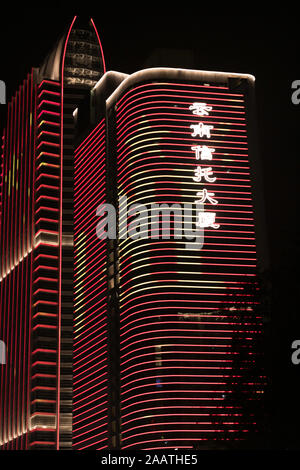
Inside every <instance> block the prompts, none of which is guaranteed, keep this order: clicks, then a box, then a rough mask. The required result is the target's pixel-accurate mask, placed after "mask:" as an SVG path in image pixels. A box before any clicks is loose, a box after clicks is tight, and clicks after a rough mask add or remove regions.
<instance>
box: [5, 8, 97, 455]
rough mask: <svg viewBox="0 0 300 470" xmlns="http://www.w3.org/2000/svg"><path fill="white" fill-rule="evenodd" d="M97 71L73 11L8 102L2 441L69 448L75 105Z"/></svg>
mask: <svg viewBox="0 0 300 470" xmlns="http://www.w3.org/2000/svg"><path fill="white" fill-rule="evenodd" d="M103 73H105V62H104V57H103V51H102V47H101V43H100V39H99V35H98V32H97V30H96V28H95V25H94V23H93V20H90V21H88V22H84V21H79V20H78V19H77V18H76V17H75V18H74V19H73V21H72V24H71V25H70V27H69V29H68V31H67V32H66V33H65V34H64V36H63V37H62V38H61V39H60V40H59V41H58V42H57V44H56V46H55V48H54V49H53V51H52V52H51V53H50V54H49V56H48V57H47V58H46V60H45V61H44V63H43V64H42V65H41V66H40V67H39V68H33V69H32V70H31V72H30V73H29V74H28V76H27V77H26V79H25V80H24V81H23V83H22V84H21V85H20V87H19V89H18V90H17V92H16V94H15V96H14V97H13V98H12V99H11V101H10V102H9V104H8V116H7V126H6V128H5V131H4V134H3V141H2V154H1V170H2V171H1V180H0V184H1V191H0V193H1V201H0V203H1V206H0V207H1V213H0V228H1V253H0V254H1V264H0V271H1V273H0V284H1V294H0V295H1V300H0V303H1V324H0V325H1V326H0V337H1V340H3V341H4V342H5V345H6V349H7V350H6V353H7V364H6V365H5V366H1V397H0V403H1V404H0V416H1V426H0V428H1V429H0V432H1V436H0V445H1V447H2V448H3V449H39V448H50V449H51V448H52V449H55V448H56V449H64V448H69V447H70V446H71V430H72V355H73V326H72V323H73V138H74V125H73V111H74V109H75V108H76V107H77V106H78V105H79V103H80V101H81V100H83V99H84V97H85V96H86V95H88V93H89V89H90V88H91V87H92V86H94V85H95V83H96V82H97V81H98V80H99V78H100V77H101V76H102V74H103Z"/></svg>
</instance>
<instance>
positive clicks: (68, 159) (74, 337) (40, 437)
mask: <svg viewBox="0 0 300 470" xmlns="http://www.w3.org/2000/svg"><path fill="white" fill-rule="evenodd" d="M253 85H254V78H253V77H252V76H250V75H246V74H236V73H224V72H204V71H197V70H186V69H175V68H151V69H145V70H142V71H140V72H137V73H134V74H132V75H127V74H122V73H119V72H106V70H105V62H104V57H103V51H102V47H101V42H100V39H99V35H98V33H97V30H96V28H95V25H94V23H93V21H92V20H89V21H87V22H85V21H81V20H80V21H79V20H78V19H77V18H76V17H75V18H74V19H73V21H72V23H71V25H70V27H69V29H68V31H67V32H66V33H65V34H64V36H63V37H62V38H61V39H60V40H59V41H58V42H57V44H56V46H55V48H54V49H53V51H52V52H51V53H50V54H49V56H48V57H47V58H46V59H45V61H44V62H43V64H42V65H41V66H40V67H39V68H33V69H32V70H31V72H30V73H29V74H28V76H27V77H26V79H25V80H24V82H23V83H22V84H21V85H20V87H19V89H18V90H17V92H16V94H15V96H14V97H13V98H12V99H11V101H10V102H9V104H8V115H7V125H6V127H5V130H4V133H3V140H2V152H1V157H0V158H1V160H0V162H1V167H0V168H1V171H0V233H1V238H0V306H1V316H0V340H1V357H2V358H5V360H6V364H3V365H2V364H1V365H0V367H1V369H0V375H1V391H0V446H1V448H2V449H13V450H14V449H16V450H17V449H45V448H46V449H70V448H73V449H76V450H84V449H97V450H101V449H124V450H126V449H162V448H164V449H175V448H176V449H189V448H195V447H199V446H200V447H201V445H203V446H204V447H205V443H208V442H212V441H213V442H222V441H224V440H228V439H231V440H243V439H245V437H247V435H249V433H250V431H251V430H252V429H254V428H255V426H256V424H257V423H256V417H255V414H253V409H252V408H251V407H250V408H251V409H250V411H249V407H248V411H246V410H245V409H244V407H243V406H241V400H240V396H242V397H243V400H244V402H249V403H250V402H251V401H252V402H253V401H254V400H253V398H254V397H256V396H259V395H257V394H260V393H261V392H262V391H263V390H262V383H261V381H260V380H259V379H257V378H256V377H255V374H254V373H253V370H252V369H251V368H252V365H253V364H254V363H255V360H256V350H255V348H256V344H257V343H256V338H257V337H258V336H259V335H260V333H261V325H262V317H261V311H259V309H257V308H256V307H257V298H256V295H255V292H256V272H257V268H258V267H263V266H264V265H265V264H266V263H267V251H266V247H265V241H264V232H265V230H264V225H263V224H264V216H263V213H262V208H263V201H262V199H261V183H260V168H259V162H258V159H257V149H256V132H255V112H254V98H253V90H254V87H253ZM3 346H5V350H3ZM241 350H242V354H240V351H241ZM245 356H246V357H247V359H245ZM239 361H240V363H239ZM241 361H242V362H241ZM239 364H241V370H242V371H243V372H241V373H240V372H239ZM247 371H249V373H248V372H247Z"/></svg>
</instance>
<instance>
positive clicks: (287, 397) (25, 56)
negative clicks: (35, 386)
mask: <svg viewBox="0 0 300 470" xmlns="http://www.w3.org/2000/svg"><path fill="white" fill-rule="evenodd" d="M111 3H112V6H111V7H109V6H107V7H106V8H105V9H103V7H102V4H101V3H100V2H97V3H96V4H95V3H94V4H93V6H92V8H90V9H86V10H85V11H82V9H81V10H75V9H72V8H70V9H68V8H67V7H66V6H67V4H64V5H65V10H62V7H61V6H59V7H58V6H57V7H56V6H55V4H50V3H47V8H45V7H42V2H40V3H39V4H38V5H39V6H38V7H37V6H35V8H33V7H28V8H26V9H25V8H24V7H23V10H22V7H21V10H20V7H18V9H17V7H16V6H15V7H13V8H15V10H16V11H13V10H12V11H11V12H6V13H4V14H2V15H1V20H2V21H1V30H0V44H1V66H0V79H1V80H4V81H5V82H6V85H7V95H8V96H7V97H8V100H9V98H10V96H11V95H12V94H13V93H14V90H15V89H16V87H17V86H18V84H19V83H20V82H21V81H22V80H23V78H24V77H25V74H26V73H27V72H28V71H29V70H30V67H31V66H39V64H40V63H41V62H42V60H43V58H44V57H45V55H46V54H47V53H48V51H49V50H50V49H51V48H52V46H53V45H54V43H55V41H56V40H57V38H58V36H60V35H61V34H62V33H63V32H64V30H65V29H66V28H67V27H68V26H69V24H70V22H71V21H72V18H73V16H74V14H76V15H77V14H78V15H82V14H83V15H88V16H89V17H90V16H91V17H93V19H94V21H95V24H96V27H97V28H98V31H99V33H100V37H101V41H102V46H103V50H104V55H105V60H106V65H107V70H118V71H121V72H126V73H132V72H135V71H137V70H139V69H141V68H143V67H144V66H145V63H147V64H149V63H150V62H149V61H148V62H147V59H148V58H149V57H150V56H151V55H152V54H153V52H154V51H155V50H157V49H169V50H170V52H169V56H167V57H166V58H165V63H164V64H162V63H157V65H165V66H178V67H187V68H189V67H190V68H196V69H200V70H201V69H202V70H213V71H215V70H216V71H217V70H218V71H227V72H241V73H251V74H253V75H255V77H256V99H257V118H258V136H259V146H260V154H261V161H262V167H263V181H264V196H265V210H266V219H267V228H268V233H267V237H268V242H269V247H270V254H271V278H272V283H273V308H272V323H271V324H272V340H271V343H270V347H269V349H270V351H271V356H272V365H273V385H272V389H273V406H274V410H273V419H274V423H273V428H274V435H275V437H276V439H277V440H278V445H279V446H280V447H282V448H289V449H290V448H300V431H299V427H300V426H299V425H298V423H299V424H300V400H299V385H300V380H299V376H300V364H299V365H298V366H296V365H293V364H292V363H291V352H292V350H291V343H292V341H293V340H295V339H300V308H299V301H298V296H299V292H300V284H299V241H300V237H299V223H298V219H297V217H298V215H299V210H298V202H299V187H300V179H299V177H300V171H299V160H300V141H299V135H300V104H299V105H298V106H296V105H294V104H293V103H292V101H291V94H292V89H291V83H292V82H293V81H294V80H297V79H299V80H300V68H299V64H300V61H299V24H298V23H299V20H298V17H297V15H296V14H295V15H294V16H268V17H267V16H251V15H250V16H247V17H246V16H235V15H232V14H231V15H230V16H229V15H228V16H226V15H225V16H224V15H223V16H213V15H212V14H211V13H212V11H210V14H206V12H204V11H203V10H202V9H201V7H200V3H199V2H187V5H186V9H184V8H183V7H182V6H181V7H179V6H178V4H177V7H176V3H173V4H172V8H171V7H170V8H169V11H168V13H167V12H165V13H164V12H162V11H161V9H160V8H158V6H156V5H155V4H150V3H145V4H143V3H141V4H140V8H141V9H140V10H137V9H135V8H134V7H133V6H132V7H128V8H127V10H125V9H124V10H123V11H120V10H119V9H118V7H117V5H116V4H115V3H114V4H113V2H111ZM107 4H108V5H109V2H107ZM95 5H96V6H95ZM129 5H130V3H129ZM197 5H199V6H197ZM142 7H144V9H142ZM151 8H152V10H151ZM214 8H216V7H214ZM211 10H213V8H212V9H211ZM175 51H177V52H175ZM151 65H153V66H154V65H155V63H153V62H152V63H151ZM5 112H6V106H3V105H2V106H0V127H2V126H3V125H4V123H5Z"/></svg>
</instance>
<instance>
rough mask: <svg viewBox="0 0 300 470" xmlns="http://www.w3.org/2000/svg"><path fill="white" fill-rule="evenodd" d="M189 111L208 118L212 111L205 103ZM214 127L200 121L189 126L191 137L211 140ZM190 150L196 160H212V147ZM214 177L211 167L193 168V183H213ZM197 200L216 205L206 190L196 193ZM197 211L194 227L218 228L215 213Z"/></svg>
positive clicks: (213, 194)
mask: <svg viewBox="0 0 300 470" xmlns="http://www.w3.org/2000/svg"><path fill="white" fill-rule="evenodd" d="M189 110H190V111H192V113H193V114H194V115H196V116H209V113H210V111H212V106H208V105H207V104H206V103H193V104H192V105H191V106H189ZM213 128H214V126H211V125H208V124H205V123H204V122H202V121H200V122H198V123H196V124H191V125H190V129H191V136H192V137H200V138H202V139H203V138H204V139H210V138H211V132H212V130H213ZM191 150H192V151H193V152H194V155H195V159H196V160H201V161H204V160H212V159H213V153H214V152H215V149H214V148H212V147H208V146H207V145H193V146H192V147H191ZM216 179H217V178H216V177H215V176H214V175H213V170H212V167H211V166H206V165H205V164H204V165H203V164H201V165H197V166H196V167H195V168H194V176H193V181H195V182H196V183H200V182H208V183H214V182H215V181H216ZM196 195H197V197H198V199H196V200H195V203H196V204H198V203H201V204H207V205H208V204H210V205H213V206H215V205H217V204H218V201H217V199H216V198H215V197H214V196H215V193H214V192H212V191H209V190H208V189H207V188H203V189H201V190H199V191H198V192H197V193H196ZM203 207H204V210H201V211H198V213H197V221H196V225H197V227H199V228H213V229H218V228H219V227H220V225H219V224H217V223H216V222H215V219H216V213H215V212H210V211H206V210H205V206H203Z"/></svg>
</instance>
